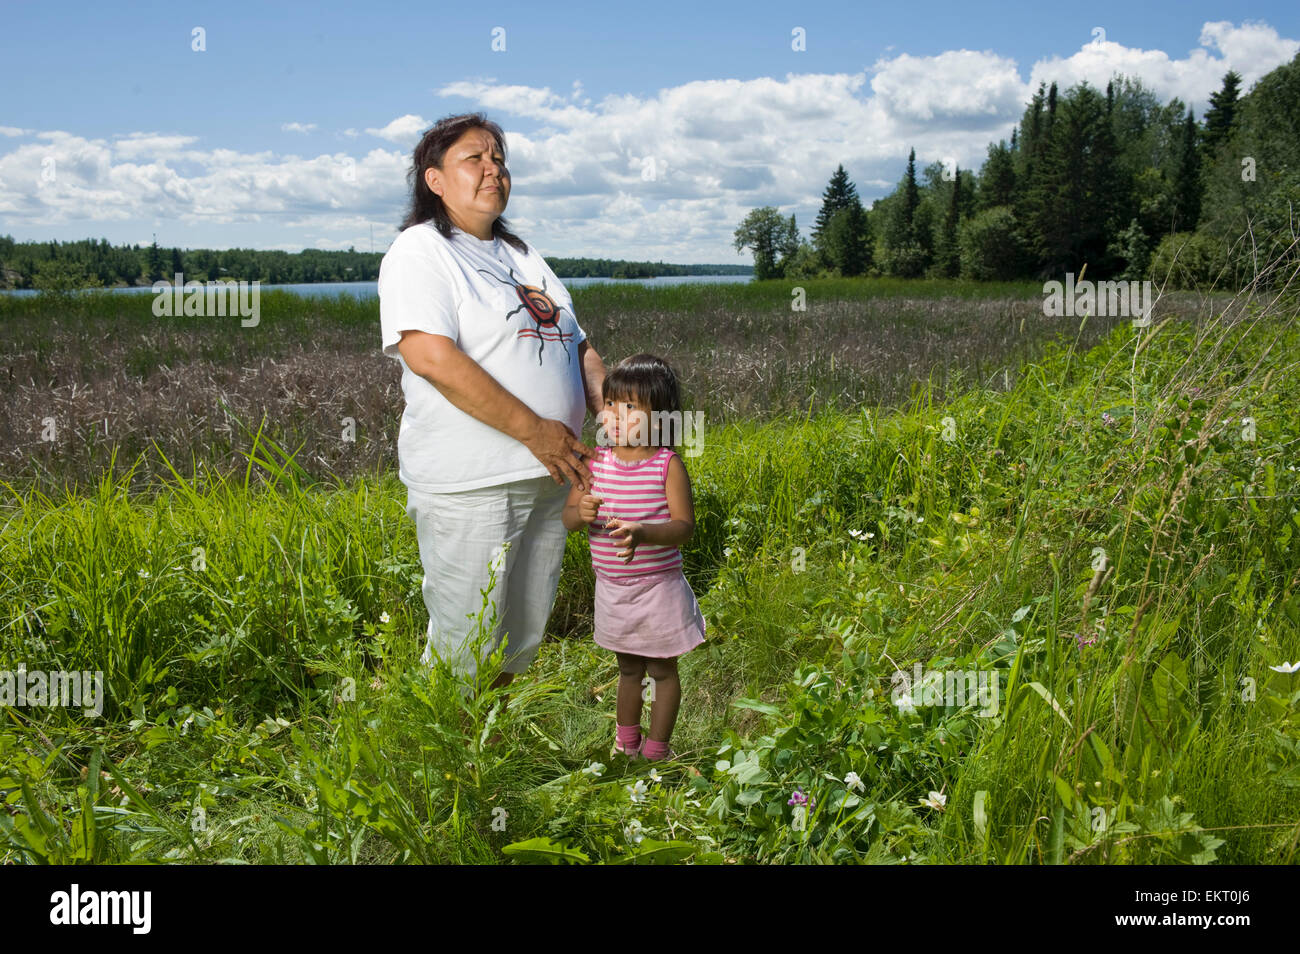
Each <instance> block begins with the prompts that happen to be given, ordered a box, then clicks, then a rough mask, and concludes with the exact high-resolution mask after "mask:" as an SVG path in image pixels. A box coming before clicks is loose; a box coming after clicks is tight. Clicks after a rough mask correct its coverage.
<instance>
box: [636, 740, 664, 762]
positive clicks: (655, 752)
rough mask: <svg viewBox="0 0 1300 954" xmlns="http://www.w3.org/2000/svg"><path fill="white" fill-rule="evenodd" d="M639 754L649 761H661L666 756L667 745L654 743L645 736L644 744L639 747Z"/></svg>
mask: <svg viewBox="0 0 1300 954" xmlns="http://www.w3.org/2000/svg"><path fill="white" fill-rule="evenodd" d="M641 754H642V755H644V756H645V757H646V758H648V759H651V760H654V759H661V758H663V757H664V756H665V755H667V754H668V743H667V742H656V741H655V740H654V739H652V738H650V737H649V736H647V737H646V740H645V742H644V744H642V746H641Z"/></svg>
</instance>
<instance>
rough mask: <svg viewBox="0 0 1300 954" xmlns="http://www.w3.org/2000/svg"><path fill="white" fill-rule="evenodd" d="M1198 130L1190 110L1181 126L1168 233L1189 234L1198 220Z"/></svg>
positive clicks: (1199, 211) (1199, 212) (1199, 155)
mask: <svg viewBox="0 0 1300 954" xmlns="http://www.w3.org/2000/svg"><path fill="white" fill-rule="evenodd" d="M1199 132H1200V130H1199V129H1198V128H1197V125H1196V117H1195V115H1193V113H1192V111H1191V109H1188V110H1187V119H1186V121H1185V122H1184V123H1183V146H1182V156H1181V157H1180V160H1179V163H1178V175H1177V178H1176V179H1175V180H1174V217H1173V222H1172V223H1171V224H1170V228H1169V230H1170V231H1171V232H1191V231H1194V230H1195V229H1196V224H1197V222H1199V221H1200V218H1201V153H1200V150H1199V148H1198V143H1197V139H1198V138H1199Z"/></svg>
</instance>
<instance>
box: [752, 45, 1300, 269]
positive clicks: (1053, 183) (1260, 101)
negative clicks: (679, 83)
mask: <svg viewBox="0 0 1300 954" xmlns="http://www.w3.org/2000/svg"><path fill="white" fill-rule="evenodd" d="M1296 209H1300V55H1298V56H1297V57H1296V59H1294V60H1292V61H1291V62H1290V63H1288V64H1285V65H1283V66H1281V67H1278V68H1277V69H1276V70H1274V71H1272V72H1271V73H1269V74H1268V75H1267V76H1265V77H1263V78H1262V79H1261V80H1260V81H1259V82H1258V83H1256V84H1255V86H1254V87H1253V88H1252V89H1251V90H1250V91H1249V93H1247V94H1245V95H1242V93H1241V76H1240V75H1239V74H1237V73H1236V72H1232V71H1230V72H1229V73H1227V74H1226V75H1225V76H1224V77H1223V81H1222V86H1221V88H1220V89H1219V90H1218V91H1216V92H1215V93H1214V94H1213V95H1212V96H1211V97H1210V105H1209V108H1208V109H1207V111H1206V113H1205V115H1204V117H1203V118H1202V119H1201V120H1199V121H1198V120H1197V119H1196V117H1195V115H1194V113H1193V111H1192V110H1191V109H1189V108H1188V107H1186V106H1185V105H1184V104H1183V103H1182V102H1181V101H1180V100H1179V99H1177V98H1174V99H1171V100H1170V101H1169V102H1168V103H1162V102H1160V100H1159V99H1158V98H1157V97H1156V96H1155V95H1154V94H1153V93H1152V92H1151V91H1149V90H1147V89H1146V88H1144V87H1143V85H1142V83H1141V82H1140V81H1139V80H1134V79H1130V78H1126V77H1124V76H1121V75H1116V76H1115V78H1114V79H1112V80H1111V82H1110V83H1108V84H1107V87H1106V90H1105V92H1104V93H1103V92H1101V91H1099V90H1097V89H1095V88H1093V87H1092V86H1090V85H1089V84H1088V83H1086V82H1083V83H1079V84H1077V85H1075V86H1073V87H1071V88H1070V89H1068V90H1066V91H1065V92H1064V93H1062V92H1061V91H1060V90H1059V89H1058V87H1057V84H1056V83H1052V84H1051V85H1050V86H1047V85H1046V84H1040V86H1039V88H1038V90H1037V91H1036V92H1035V94H1034V96H1033V97H1032V99H1031V101H1030V102H1029V103H1028V104H1027V105H1026V107H1025V110H1024V113H1023V115H1022V117H1021V119H1020V122H1019V124H1018V125H1017V127H1016V128H1015V129H1014V130H1013V131H1012V133H1011V139H1010V141H1009V142H1008V141H1006V140H1002V141H999V142H997V143H996V144H990V145H989V147H988V151H987V157H986V158H985V160H984V162H983V164H982V166H981V168H980V169H979V171H978V172H975V171H972V170H966V169H961V168H958V167H956V166H945V165H944V164H943V163H941V162H934V163H931V164H929V165H927V166H925V167H924V168H922V169H920V170H919V171H918V169H917V163H916V152H915V150H912V152H911V153H910V154H909V156H908V160H907V167H906V169H905V171H904V173H903V177H902V179H901V180H900V181H899V183H898V185H897V187H896V188H895V189H894V190H893V191H892V192H891V193H890V194H889V195H887V196H885V197H884V198H881V199H877V200H876V201H875V202H873V203H872V205H871V208H870V209H869V210H868V209H866V208H864V206H863V204H862V201H861V200H860V198H859V197H858V193H857V189H856V187H855V186H854V185H853V183H852V182H851V181H850V180H849V177H848V174H847V173H846V172H845V170H844V167H843V165H841V166H839V168H837V169H836V170H835V173H834V174H833V175H832V176H831V179H830V183H829V184H828V185H827V187H826V189H825V190H824V192H823V194H822V204H821V208H820V211H819V212H818V215H817V219H816V222H815V224H814V227H813V229H812V238H811V240H805V239H803V238H801V236H800V234H799V229H798V226H797V224H796V222H795V217H794V215H793V214H792V215H790V216H789V217H788V218H787V217H785V216H782V215H781V214H780V212H779V211H778V210H777V209H775V208H773V207H770V206H768V207H764V208H760V209H755V210H753V211H752V212H750V214H749V215H748V216H747V217H746V218H745V220H744V222H742V223H741V225H740V227H739V228H738V229H737V230H736V233H735V243H736V248H737V250H738V251H739V250H740V249H742V248H746V247H747V248H750V249H751V250H752V252H753V256H754V270H755V275H756V277H758V278H779V277H784V278H809V277H818V276H823V277H827V276H859V275H865V276H886V275H887V276H895V277H901V278H918V277H930V278H959V277H960V278H968V279H990V280H1015V279H1029V280H1043V279H1049V278H1058V279H1059V278H1060V277H1061V276H1062V275H1063V274H1064V273H1066V272H1074V273H1076V274H1078V273H1080V272H1081V271H1082V270H1083V266H1084V265H1085V263H1086V265H1087V267H1088V274H1089V275H1096V276H1097V277H1099V278H1111V279H1114V278H1122V279H1128V280H1134V279H1148V278H1150V279H1153V280H1155V281H1156V282H1158V283H1163V282H1165V281H1166V280H1169V281H1171V282H1172V284H1173V285H1175V286H1184V287H1193V286H1209V285H1218V286H1219V287H1226V286H1231V287H1239V286H1240V284H1241V283H1243V282H1246V281H1250V280H1252V279H1255V278H1257V277H1259V278H1260V279H1261V280H1263V281H1269V280H1270V276H1273V275H1278V274H1280V271H1279V270H1278V269H1280V268H1284V267H1286V266H1287V265H1288V264H1290V265H1294V263H1295V262H1296V261H1297V259H1300V256H1297V254H1296V247H1295V235H1294V233H1293V226H1292V216H1293V215H1294V214H1295V212H1294V210H1296ZM1270 263H1276V264H1274V266H1273V269H1274V270H1273V271H1269V269H1268V266H1269V264H1270Z"/></svg>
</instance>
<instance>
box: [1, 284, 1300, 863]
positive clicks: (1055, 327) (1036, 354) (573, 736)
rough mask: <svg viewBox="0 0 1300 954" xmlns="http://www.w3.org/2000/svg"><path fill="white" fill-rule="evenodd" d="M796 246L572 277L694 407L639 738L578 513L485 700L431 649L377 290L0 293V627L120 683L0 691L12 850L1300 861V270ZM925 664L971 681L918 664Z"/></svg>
mask: <svg viewBox="0 0 1300 954" xmlns="http://www.w3.org/2000/svg"><path fill="white" fill-rule="evenodd" d="M803 287H804V288H805V290H806V293H807V309H806V310H805V311H794V310H792V309H791V304H790V303H791V299H792V286H791V284H790V283H786V282H767V283H756V284H753V285H746V286H739V285H718V286H700V287H678V288H674V289H670V290H663V291H660V290H650V289H645V288H642V287H639V286H595V287H592V288H590V289H581V290H578V291H576V292H575V294H574V302H575V309H576V311H577V313H578V317H579V321H580V322H581V323H582V324H583V327H584V328H585V329H586V330H587V332H588V334H589V335H590V337H591V340H592V341H593V343H594V344H595V346H596V347H597V349H598V350H599V351H600V352H601V353H602V354H603V355H604V356H605V358H606V361H607V363H610V364H612V363H613V362H614V361H616V360H618V359H619V358H621V357H623V356H624V355H626V354H628V353H631V352H633V351H637V350H650V351H655V352H657V353H659V354H661V355H663V356H665V357H667V358H668V359H669V360H670V361H672V362H673V363H674V364H675V365H676V366H677V367H678V368H679V370H680V372H681V374H682V377H683V379H684V384H685V388H686V392H687V398H688V409H697V410H702V411H703V412H704V414H705V418H704V420H705V432H704V438H705V443H704V449H703V453H702V455H701V456H699V457H694V458H687V460H686V462H687V465H688V468H689V470H690V473H691V477H692V481H693V485H694V490H695V508H696V515H697V527H696V533H695V537H694V539H693V540H692V541H691V543H690V545H689V546H688V547H686V548H684V556H685V562H686V571H687V577H688V579H689V580H690V581H691V583H692V585H693V586H694V587H695V590H696V592H697V594H699V596H700V602H701V606H702V607H703V609H704V612H705V614H706V617H707V621H708V639H707V641H706V643H705V645H704V646H702V647H701V648H699V649H698V650H696V651H694V652H692V653H690V654H688V655H687V656H685V657H683V659H682V661H681V673H682V687H683V701H682V710H681V715H680V717H679V720H678V725H677V730H676V732H675V733H674V737H673V747H674V748H675V749H676V750H677V751H678V752H679V753H681V754H682V760H681V761H680V762H678V763H669V764H667V765H663V764H661V765H660V766H659V768H658V772H657V773H656V774H655V775H653V776H652V775H651V773H650V769H649V768H648V767H647V766H646V765H645V763H632V764H630V765H629V764H628V763H627V762H626V761H625V760H624V759H623V757H622V756H611V755H610V746H611V743H612V741H613V734H614V733H613V713H614V696H613V693H614V688H615V685H616V681H617V668H616V665H615V661H614V658H613V656H612V654H610V653H607V652H605V651H603V650H600V649H598V648H597V647H595V646H594V644H593V643H592V642H591V638H590V623H591V588H592V579H591V571H590V565H589V561H588V557H587V553H586V546H585V541H584V540H583V539H582V538H580V537H579V536H578V535H577V534H572V535H571V536H570V539H569V548H568V551H567V552H566V557H565V570H564V575H563V578H562V581H561V586H560V593H559V597H558V599H557V604H556V610H555V613H554V614H553V617H552V621H551V634H550V638H548V641H547V642H546V643H545V644H544V646H543V648H542V651H541V654H540V656H539V658H538V661H537V663H536V664H535V665H534V667H533V668H532V669H531V670H529V672H528V673H527V674H526V675H525V676H523V677H522V678H520V679H517V680H516V681H515V683H514V685H512V686H511V687H510V690H509V698H508V705H505V704H503V701H504V700H503V697H502V696H501V694H500V693H499V692H496V691H491V690H488V691H484V692H482V693H481V694H479V695H477V696H476V697H474V698H473V699H470V700H468V701H465V700H463V699H462V696H461V693H460V692H459V691H458V689H457V686H456V684H455V681H454V680H453V679H452V678H451V677H450V675H449V674H448V673H446V672H441V671H438V672H435V673H434V674H432V675H430V674H428V673H426V672H425V671H424V670H422V669H421V668H420V667H419V666H418V664H417V661H416V660H417V656H418V652H419V649H420V648H421V646H420V643H421V641H422V640H423V634H424V625H425V622H426V619H427V617H426V615H425V610H424V606H423V603H422V601H421V599H420V593H419V587H420V578H421V569H420V565H419V559H418V554H417V550H416V541H415V533H414V527H413V525H412V524H411V523H410V521H409V519H408V518H407V517H406V515H405V512H404V505H405V492H404V488H402V486H401V484H400V482H399V481H398V480H397V477H396V460H395V456H394V455H395V442H396V431H397V416H398V415H399V414H400V410H401V394H400V389H399V388H398V386H397V380H398V375H397V369H396V365H395V364H394V363H393V362H391V361H389V360H388V359H386V358H384V357H382V356H381V355H378V353H377V348H378V343H379V337H378V309H377V304H376V303H375V302H357V301H355V300H352V299H343V300H340V301H338V302H329V301H319V300H317V301H304V300H301V299H294V298H292V297H290V296H278V295H271V294H267V295H264V296H263V299H262V318H261V324H260V325H259V327H258V328H257V329H255V332H256V333H254V329H240V328H239V326H238V321H237V320H234V321H233V322H230V321H229V320H226V323H225V324H223V319H184V320H183V321H185V322H188V324H183V323H181V322H182V320H174V321H172V322H171V323H164V322H161V321H160V320H159V319H156V318H153V316H152V315H151V314H149V311H148V305H147V301H148V299H147V298H142V299H140V300H139V301H137V302H134V303H132V302H129V301H125V300H124V299H125V298H126V296H117V297H116V298H110V297H107V296H102V295H95V296H89V297H86V298H75V299H56V300H53V301H51V300H48V299H12V300H11V299H0V329H3V330H2V331H0V334H3V335H4V338H5V341H6V349H7V351H8V352H9V353H10V354H12V355H14V358H13V360H12V362H11V364H12V371H11V373H10V374H9V376H8V379H7V380H0V387H2V388H3V390H4V391H5V398H6V400H5V407H4V409H3V411H0V414H3V417H0V427H2V428H3V430H0V434H5V435H6V437H7V440H6V441H5V442H4V446H3V448H0V451H2V452H3V459H2V460H0V466H2V469H0V474H3V476H4V484H3V488H4V493H3V498H2V499H0V516H2V517H3V521H4V525H3V530H2V531H0V626H2V628H0V670H8V671H12V670H16V669H17V668H19V666H20V664H22V665H24V666H25V668H26V669H27V670H29V671H51V670H65V671H67V670H76V671H82V670H85V671H102V672H103V675H104V681H105V687H104V700H103V702H104V704H103V712H102V716H101V717H87V716H85V715H83V713H82V712H81V710H80V709H73V708H62V707H40V706H27V707H19V706H8V707H5V708H3V709H0V713H2V714H3V723H2V724H0V798H2V799H3V801H4V803H5V807H6V810H5V811H2V812H0V861H3V862H13V863H40V862H99V863H104V862H121V861H130V860H142V861H182V862H223V861H243V862H254V863H256V862H271V861H275V862H279V861H284V862H291V863H297V862H318V863H347V862H361V863H367V862H371V863H388V862H466V863H502V862H504V863H513V862H521V861H522V862H528V861H550V860H572V861H583V860H590V861H592V862H597V861H600V862H608V863H629V862H632V863H649V862H686V863H720V864H725V863H794V862H811V863H853V862H867V863H1005V864H1054V863H1065V864H1129V863H1187V864H1195V863H1218V864H1222V863H1233V864H1260V863H1263V864H1293V863H1295V862H1296V860H1297V848H1298V847H1300V715H1298V714H1297V703H1298V702H1300V673H1287V672H1280V671H1277V668H1270V667H1278V668H1286V667H1283V663H1285V662H1288V661H1290V662H1296V661H1300V634H1298V632H1297V629H1298V626H1297V624H1298V623H1300V533H1297V531H1300V513H1298V511H1297V506H1296V500H1297V486H1298V485H1300V480H1298V479H1297V473H1296V466H1297V465H1296V454H1295V449H1296V447H1297V441H1298V440H1300V407H1297V401H1296V395H1297V393H1300V388H1298V387H1297V367H1296V363H1295V360H1294V358H1293V357H1292V356H1294V355H1296V354H1300V330H1298V329H1297V322H1296V320H1295V317H1296V314H1297V305H1296V303H1295V302H1294V300H1291V301H1274V300H1272V299H1270V298H1267V297H1262V296H1261V297H1252V296H1248V295H1246V294H1242V295H1239V296H1237V297H1236V298H1235V299H1223V298H1221V299H1213V300H1210V299H1202V298H1200V297H1198V296H1194V295H1183V296H1180V297H1174V296H1170V297H1168V298H1166V299H1162V301H1161V302H1160V304H1159V305H1157V309H1156V325H1155V327H1154V328H1149V329H1146V330H1136V329H1134V328H1132V327H1131V325H1130V323H1129V322H1128V321H1126V320H1113V319H1112V320H1110V321H1099V320H1097V319H1088V320H1084V321H1080V319H1078V318H1072V319H1061V320H1056V319H1048V318H1045V317H1044V316H1043V315H1042V307H1041V303H1042V296H1041V288H1039V287H1036V286H1033V285H1018V286H991V285H977V284H973V283H956V282H952V283H939V282H935V283H927V282H893V281H887V280H876V281H868V280H847V281H809V282H806V283H803ZM48 417H53V418H54V419H55V424H56V427H57V433H58V434H59V438H58V439H57V440H55V441H42V440H41V439H40V432H41V428H42V426H43V425H42V424H41V422H42V421H43V420H44V419H45V418H48ZM344 417H351V418H353V420H354V422H355V435H356V439H355V440H354V441H345V440H343V439H341V438H340V433H341V428H342V425H341V423H340V421H341V420H342V418H344ZM103 418H108V423H107V425H104V424H103V423H102V419H103ZM97 422H98V424H97ZM97 427H98V430H97V429H96V428H97ZM105 431H106V432H107V434H108V435H109V436H108V437H107V438H106V437H104V436H103V435H104V433H105ZM485 622H488V621H485ZM918 664H919V666H920V668H921V670H922V672H923V673H937V674H938V678H939V679H940V680H941V683H940V686H939V687H937V688H938V689H943V690H947V689H952V688H953V684H954V682H955V680H954V678H953V677H954V674H957V673H962V674H966V673H969V674H971V675H972V676H974V677H975V678H974V683H975V684H976V685H978V686H983V687H987V688H988V689H989V690H990V691H989V692H987V693H982V694H979V695H978V697H975V698H972V696H973V695H974V694H973V693H970V692H968V693H967V694H966V696H965V698H964V699H963V698H962V697H961V694H960V693H961V687H960V686H958V687H957V695H956V696H955V697H954V696H953V695H947V696H946V697H945V691H932V690H935V688H936V687H934V686H931V685H925V686H918V687H917V688H916V691H915V693H913V694H911V695H909V696H907V699H910V700H911V701H912V703H913V704H912V705H907V704H905V699H904V698H902V697H900V696H901V694H900V692H899V683H898V681H897V680H898V676H897V675H896V673H898V672H900V671H901V672H904V673H908V674H911V673H913V672H915V670H914V666H916V665H918ZM491 671H492V667H491V666H488V667H487V669H486V673H487V675H488V676H489V677H490V675H491ZM913 696H914V698H913ZM950 700H951V701H952V703H953V704H951V705H948V704H946V703H947V702H948V701H950ZM899 703H904V704H899ZM495 733H499V734H500V736H501V738H500V741H499V742H495V743H494V744H488V740H489V739H490V738H491V737H492V736H493V734H495ZM850 773H854V774H852V775H851V774H850ZM796 792H800V793H802V794H803V795H805V796H807V797H808V799H809V803H808V808H807V811H806V812H799V811H796V806H794V805H792V804H791V802H792V801H798V799H797V798H796V797H795V796H796ZM931 793H938V795H937V796H935V795H932V794H931Z"/></svg>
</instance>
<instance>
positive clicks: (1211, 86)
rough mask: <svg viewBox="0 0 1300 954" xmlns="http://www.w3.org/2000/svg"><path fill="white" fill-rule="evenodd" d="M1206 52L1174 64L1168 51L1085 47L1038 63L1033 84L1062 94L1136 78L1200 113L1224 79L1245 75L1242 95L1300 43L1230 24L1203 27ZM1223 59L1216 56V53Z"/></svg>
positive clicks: (1263, 28)
mask: <svg viewBox="0 0 1300 954" xmlns="http://www.w3.org/2000/svg"><path fill="white" fill-rule="evenodd" d="M1200 42H1201V48H1200V49H1193V50H1189V51H1188V52H1187V55H1186V56H1185V57H1184V58H1182V59H1173V58H1171V57H1170V56H1169V54H1167V53H1165V52H1164V51H1163V50H1155V49H1152V50H1144V49H1142V48H1141V47H1128V46H1124V45H1123V44H1121V43H1118V42H1115V41H1114V40H1109V39H1108V40H1105V41H1103V42H1092V43H1087V44H1085V45H1084V46H1083V47H1082V48H1080V50H1079V51H1078V52H1077V53H1074V54H1073V55H1071V56H1069V57H1066V58H1065V59H1061V58H1060V57H1051V58H1050V59H1043V60H1039V61H1038V62H1036V63H1035V64H1034V67H1033V70H1032V71H1031V73H1030V77H1029V85H1030V86H1031V87H1032V88H1037V86H1038V83H1039V82H1040V81H1042V82H1045V83H1051V82H1053V81H1055V82H1056V84H1057V86H1058V88H1059V89H1061V90H1065V89H1067V88H1069V87H1070V86H1073V85H1075V84H1076V83H1079V82H1082V81H1084V80H1087V82H1088V83H1089V84H1091V85H1092V86H1094V87H1097V88H1099V89H1105V87H1106V84H1107V82H1109V81H1110V78H1111V77H1112V76H1113V75H1114V74H1115V73H1123V74H1124V75H1126V76H1130V77H1137V78H1140V79H1141V80H1142V83H1143V85H1144V86H1146V87H1147V88H1148V89H1150V90H1152V91H1153V92H1154V93H1156V95H1157V96H1159V97H1160V98H1161V99H1165V100H1168V99H1172V98H1173V97H1175V96H1177V97H1178V98H1179V99H1181V100H1182V101H1183V103H1184V104H1185V105H1190V106H1192V107H1193V108H1194V109H1195V110H1196V112H1197V113H1198V114H1200V113H1203V112H1204V111H1205V108H1206V106H1207V105H1208V104H1209V99H1210V94H1211V93H1213V92H1214V91H1216V90H1217V89H1218V88H1219V87H1220V86H1221V85H1222V82H1223V74H1224V73H1226V72H1228V70H1236V71H1237V72H1238V73H1240V74H1241V76H1242V85H1243V92H1245V91H1246V90H1249V89H1250V87H1251V85H1252V84H1253V83H1255V81H1257V80H1258V79H1259V78H1260V77H1261V76H1263V75H1264V74H1265V73H1268V72H1270V71H1271V70H1273V69H1275V68H1276V67H1278V66H1279V65H1281V64H1282V63H1285V62H1287V61H1288V60H1290V59H1291V58H1292V57H1294V56H1295V55H1296V52H1297V51H1298V50H1300V42H1297V41H1295V40H1288V39H1285V38H1283V37H1281V36H1279V35H1278V32H1277V30H1275V29H1273V27H1271V26H1268V25H1267V24H1264V23H1253V22H1249V21H1247V22H1245V23H1243V24H1242V25H1241V26H1233V25H1232V24H1231V23H1229V22H1228V21H1226V20H1220V21H1216V22H1213V23H1206V24H1204V25H1203V26H1202V27H1201V37H1200ZM1216 49H1217V50H1218V51H1219V53H1220V54H1221V55H1219V56H1215V55H1213V52H1212V51H1213V50H1216Z"/></svg>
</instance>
